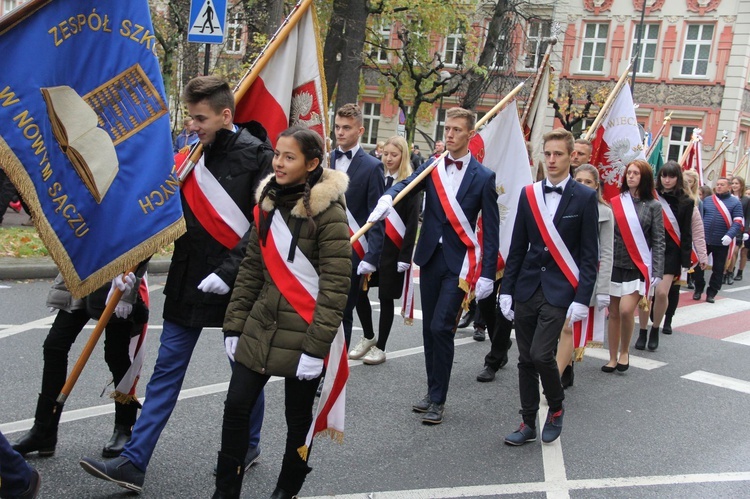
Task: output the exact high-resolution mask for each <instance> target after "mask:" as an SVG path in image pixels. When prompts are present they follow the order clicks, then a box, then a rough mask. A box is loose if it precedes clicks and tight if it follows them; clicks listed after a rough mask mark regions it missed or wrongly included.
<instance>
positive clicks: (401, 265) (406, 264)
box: [396, 262, 411, 272]
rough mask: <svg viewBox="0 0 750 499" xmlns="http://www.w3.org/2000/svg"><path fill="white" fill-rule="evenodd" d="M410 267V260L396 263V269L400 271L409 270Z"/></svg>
mask: <svg viewBox="0 0 750 499" xmlns="http://www.w3.org/2000/svg"><path fill="white" fill-rule="evenodd" d="M409 267H411V263H409V262H398V263H396V270H397V271H398V272H406V271H407V270H409Z"/></svg>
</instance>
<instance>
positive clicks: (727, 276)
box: [725, 272, 734, 286]
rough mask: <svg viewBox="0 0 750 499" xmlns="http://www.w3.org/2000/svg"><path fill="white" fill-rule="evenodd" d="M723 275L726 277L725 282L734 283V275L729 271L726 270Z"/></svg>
mask: <svg viewBox="0 0 750 499" xmlns="http://www.w3.org/2000/svg"><path fill="white" fill-rule="evenodd" d="M725 275H726V278H727V284H729V285H730V286H731V285H732V284H734V275H732V273H731V272H727V273H726V274H725Z"/></svg>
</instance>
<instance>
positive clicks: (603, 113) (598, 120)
mask: <svg viewBox="0 0 750 499" xmlns="http://www.w3.org/2000/svg"><path fill="white" fill-rule="evenodd" d="M632 65H633V61H630V64H628V67H627V68H625V71H623V73H622V75H621V76H620V79H619V80H617V83H616V84H615V88H613V89H612V91H611V92H610V93H609V95H608V96H607V100H606V101H604V105H603V106H602V108H601V109H600V110H599V114H597V115H596V119H595V120H594V123H593V124H592V125H591V126H590V127H589V129H588V131H587V132H586V136H585V137H584V139H586V140H590V139H591V136H592V135H593V134H594V132H595V131H596V129H597V128H599V124H600V123H601V122H602V120H603V119H604V117H605V116H606V115H607V111H609V108H610V106H612V103H613V102H614V101H615V98H616V97H617V96H618V95H619V93H620V90H622V87H623V86H624V85H625V82H626V81H627V79H628V74H629V73H630V66H632Z"/></svg>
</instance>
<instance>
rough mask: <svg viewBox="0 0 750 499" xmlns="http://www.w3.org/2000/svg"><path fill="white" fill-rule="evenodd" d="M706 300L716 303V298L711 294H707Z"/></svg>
mask: <svg viewBox="0 0 750 499" xmlns="http://www.w3.org/2000/svg"><path fill="white" fill-rule="evenodd" d="M706 302H707V303H716V300H715V299H714V297H713V296H711V295H706Z"/></svg>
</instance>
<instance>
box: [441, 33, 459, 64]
mask: <svg viewBox="0 0 750 499" xmlns="http://www.w3.org/2000/svg"><path fill="white" fill-rule="evenodd" d="M463 40H464V35H463V33H451V34H450V35H448V36H446V37H445V39H444V40H443V51H442V54H441V55H442V58H443V64H445V66H446V67H448V68H455V67H456V66H458V65H460V64H462V63H463V57H464V47H463ZM449 47H450V48H449Z"/></svg>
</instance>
